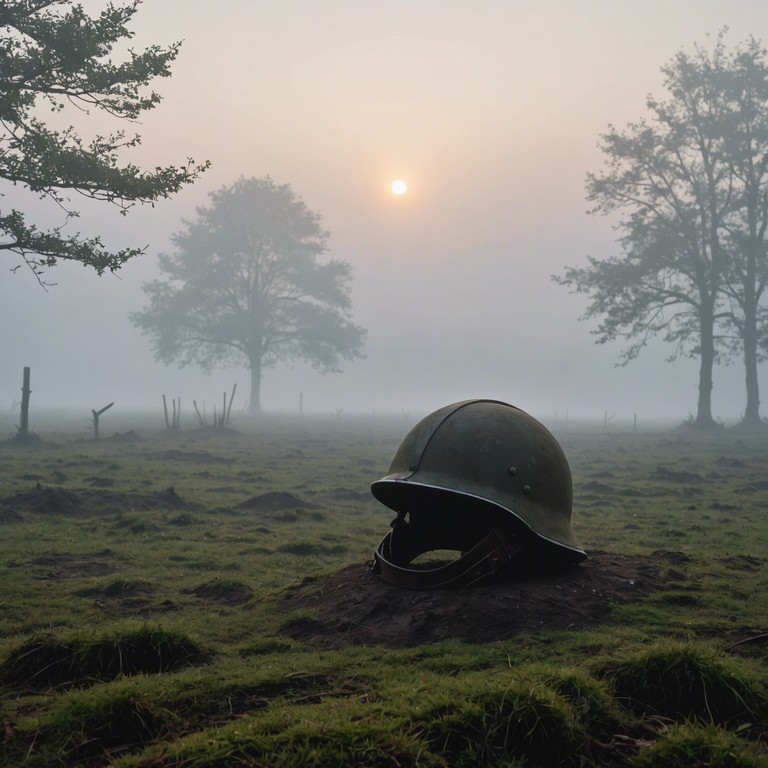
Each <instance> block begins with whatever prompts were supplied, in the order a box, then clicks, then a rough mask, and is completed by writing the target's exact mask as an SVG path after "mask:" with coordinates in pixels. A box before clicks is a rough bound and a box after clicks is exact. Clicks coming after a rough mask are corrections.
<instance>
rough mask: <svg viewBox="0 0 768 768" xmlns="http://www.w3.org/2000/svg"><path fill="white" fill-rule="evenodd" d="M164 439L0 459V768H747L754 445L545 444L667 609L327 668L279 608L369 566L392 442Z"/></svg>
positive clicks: (6, 453)
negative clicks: (640, 565)
mask: <svg viewBox="0 0 768 768" xmlns="http://www.w3.org/2000/svg"><path fill="white" fill-rule="evenodd" d="M159 422H160V419H158V420H157V423H156V422H154V421H153V420H152V419H147V418H146V417H143V416H136V417H135V418H133V417H132V418H126V419H125V422H124V423H121V424H119V428H118V430H117V431H113V432H112V433H111V434H110V433H109V430H108V428H107V427H106V426H103V427H102V439H101V440H99V441H98V442H95V441H93V440H92V439H91V438H90V436H89V435H88V433H87V425H86V430H81V429H80V428H79V427H73V426H72V424H71V423H70V422H68V421H67V420H66V419H64V420H62V421H60V422H56V423H55V424H54V423H52V425H50V426H48V425H46V423H44V422H43V423H41V424H40V425H38V426H37V427H36V429H37V431H38V435H39V438H38V439H35V440H31V441H28V442H27V443H25V444H19V443H18V442H17V441H16V440H14V439H13V432H12V430H8V431H7V434H6V435H5V439H4V440H2V443H0V552H1V555H0V575H1V578H0V713H1V715H2V719H3V721H4V727H5V738H4V744H3V746H2V747H0V765H8V766H16V765H28V766H57V765H59V766H80V765H83V766H103V765H114V766H121V767H122V768H129V767H130V768H140V767H142V768H149V766H165V767H166V768H170V767H171V766H190V767H191V766H237V765H244V766H343V765H350V766H390V765H391V766H478V765H489V766H502V765H504V766H542V767H544V766H547V767H548V766H556V765H563V766H602V765H608V766H638V767H641V766H667V765H669V766H683V765H686V766H705V765H706V766H760V765H768V688H767V685H766V681H767V680H768V438H766V437H764V436H760V435H750V434H744V433H741V432H739V431H738V430H727V429H723V430H719V431H717V432H716V433H710V434H698V433H696V432H692V431H690V430H684V429H674V428H671V427H663V428H662V427H660V428H658V429H654V430H648V431H642V430H641V431H640V432H638V433H635V432H633V431H631V430H626V431H622V430H621V429H618V428H613V429H612V430H610V431H605V430H602V429H594V428H593V429H589V428H577V427H576V426H574V425H572V424H566V423H555V424H548V426H549V427H550V428H551V429H552V431H553V432H554V433H555V435H556V436H557V438H558V439H559V441H560V442H561V445H562V446H563V448H564V450H565V452H566V455H567V456H568V459H569V462H570V464H571V468H572V471H573V477H574V528H575V530H576V533H577V535H578V537H579V539H580V540H581V542H582V543H583V545H584V546H585V548H586V549H587V550H588V551H592V552H601V553H614V554H615V555H616V556H621V555H627V556H641V557H644V558H648V560H649V562H652V563H656V564H658V568H659V572H660V574H661V575H662V577H663V580H664V583H665V588H664V589H659V590H656V591H653V592H652V593H650V594H648V595H646V596H643V597H642V599H637V600H630V601H623V602H617V603H616V604H615V605H611V606H610V611H609V612H608V613H607V614H606V615H605V616H604V617H603V618H602V619H601V620H600V621H598V622H595V623H593V624H592V625H590V626H589V627H587V628H580V629H578V630H569V629H563V628H562V627H560V625H559V624H557V623H556V622H553V623H552V626H551V627H550V626H547V623H546V622H543V623H542V624H541V626H540V627H539V628H537V629H536V630H531V631H524V632H515V633H512V634H509V636H503V637H501V638H498V637H495V638H494V639H493V640H492V641H491V640H489V641H488V642H472V643H468V642H463V641H461V640H458V639H455V638H446V639H443V640H441V641H439V642H427V643H418V642H414V643H404V644H403V645H402V646H401V647H393V646H392V644H388V645H381V644H377V643H375V642H367V643H366V644H365V645H358V644H351V643H344V642H341V643H338V644H336V646H335V647H333V648H330V647H322V646H319V645H316V644H313V643H311V642H308V641H306V640H301V639H296V638H295V637H292V636H291V635H290V634H287V633H286V632H285V627H286V626H288V625H291V626H296V625H297V624H301V623H302V622H305V623H311V622H313V621H314V620H315V619H316V617H315V615H314V613H313V609H312V608H311V607H307V608H303V609H296V610H292V612H289V613H286V611H285V610H284V609H283V608H282V606H283V605H284V602H285V596H286V594H290V593H291V592H292V591H295V589H296V586H297V585H298V584H302V583H304V584H305V587H304V588H305V589H307V588H308V589H315V590H316V591H317V592H318V594H319V596H320V597H322V589H323V584H324V578H325V577H328V576H329V575H333V574H335V573H336V572H338V571H339V570H340V569H343V568H345V567H347V566H349V565H350V564H362V563H365V562H366V561H368V560H370V559H371V556H372V553H373V548H374V546H375V544H376V543H377V541H378V540H379V538H380V537H381V536H382V535H383V534H384V533H385V532H386V530H387V528H388V525H389V522H390V519H391V517H392V515H391V513H390V512H389V511H388V510H386V509H384V508H383V507H381V506H380V505H379V504H377V503H376V502H375V500H374V499H373V497H372V496H371V495H370V493H369V485H370V483H371V482H372V481H373V480H375V479H377V478H378V477H380V476H381V475H383V474H384V473H385V471H386V469H387V467H388V465H389V461H390V459H391V458H392V456H393V455H394V452H395V450H396V448H397V446H398V444H399V442H400V440H401V439H402V437H403V436H404V435H405V433H406V432H407V430H408V429H409V428H410V427H411V426H412V422H411V421H408V420H407V419H406V418H405V417H392V418H385V417H383V416H374V415H370V416H360V417H351V416H349V417H348V416H346V415H344V416H342V417H341V418H335V417H333V418H332V417H327V418H321V417H314V418H313V417H304V418H301V419H300V418H298V417H295V418H291V417H288V416H285V417H277V416H275V417H265V418H263V419H261V420H259V421H257V422H249V421H247V420H245V418H244V417H240V418H239V419H236V420H235V421H234V425H233V426H234V427H235V429H233V430H229V431H212V430H196V429H191V428H190V429H186V430H185V429H183V428H182V429H181V430H179V431H175V432H171V431H167V430H164V429H162V428H161V426H162V425H161V424H160V423H159ZM113 423H114V422H113ZM0 437H2V436H0ZM307 584H309V585H310V586H309V587H306V585H307ZM488 621H489V623H492V622H493V621H494V617H493V615H489V616H488Z"/></svg>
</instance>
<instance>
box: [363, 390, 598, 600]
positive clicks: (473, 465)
mask: <svg viewBox="0 0 768 768" xmlns="http://www.w3.org/2000/svg"><path fill="white" fill-rule="evenodd" d="M371 492H372V493H373V495H374V496H375V497H376V498H377V499H378V500H379V501H381V502H382V503H383V504H386V505H387V506H388V507H390V508H391V509H393V510H394V511H396V512H397V518H396V519H395V520H394V521H393V522H392V531H390V532H389V533H388V534H387V535H386V536H385V537H384V538H383V539H382V540H381V542H380V543H379V545H378V547H377V548H376V552H375V555H374V563H373V568H374V571H375V572H377V573H379V574H380V575H381V576H382V578H384V579H385V580H386V581H388V582H390V583H392V584H395V585H397V586H404V587H412V588H422V589H423V588H436V587H461V586H468V585H470V584H477V583H480V582H482V581H485V580H487V579H489V578H490V577H491V576H493V575H494V574H496V573H516V574H531V573H542V572H551V571H554V570H558V569H561V568H563V567H566V566H570V565H573V564H575V563H578V562H580V561H581V560H584V559H585V558H586V557H587V555H586V552H584V550H583V549H582V548H581V545H580V544H579V542H578V541H577V540H576V536H575V535H574V532H573V529H572V527H571V512H572V486H571V471H570V468H569V467H568V461H567V459H566V458H565V454H564V453H563V450H562V448H561V447H560V445H559V444H558V442H557V441H556V440H555V438H554V437H553V436H552V434H551V433H550V432H549V431H548V430H547V429H546V428H545V427H544V426H543V425H542V424H540V423H539V422H538V421H536V419H534V418H533V417H532V416H529V415H528V414H527V413H525V412H524V411H521V410H520V409H519V408H515V407H514V406H512V405H509V404H508V403H503V402H500V401H498V400H464V401H462V402H459V403H453V404H452V405H448V406H446V407H444V408H440V409H439V410H437V411H435V412H434V413H432V414H430V415H429V416H427V417H425V418H424V419H422V420H421V421H420V422H419V423H418V424H417V425H416V426H415V427H414V428H413V429H412V430H411V431H410V432H409V433H408V434H407V435H406V436H405V439H404V440H403V442H402V443H401V444H400V447H399V449H398V450H397V453H396V454H395V457H394V459H393V460H392V464H391V465H390V468H389V472H388V473H387V474H386V476H384V477H382V478H381V479H380V480H377V481H376V482H374V483H373V484H372V485H371ZM434 550H454V551H458V552H460V553H462V554H461V556H460V557H459V558H458V559H455V560H453V561H451V562H449V563H448V564H438V565H434V567H432V565H425V566H419V565H416V564H413V565H412V564H411V563H412V561H413V560H414V559H416V558H417V557H418V556H419V555H422V554H424V553H425V552H430V551H434Z"/></svg>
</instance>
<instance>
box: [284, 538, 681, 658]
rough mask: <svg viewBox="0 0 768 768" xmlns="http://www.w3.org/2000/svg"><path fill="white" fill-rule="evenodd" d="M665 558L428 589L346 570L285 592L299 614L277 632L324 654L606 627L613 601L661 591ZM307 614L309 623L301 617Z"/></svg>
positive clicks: (357, 568)
mask: <svg viewBox="0 0 768 768" xmlns="http://www.w3.org/2000/svg"><path fill="white" fill-rule="evenodd" d="M665 560H666V558H665V557H664V555H663V554H660V555H658V556H654V557H634V556H627V555H616V554H609V553H606V552H593V553H591V554H590V557H589V559H588V560H586V561H585V562H583V563H581V564H580V565H578V566H577V567H575V568H573V569H571V570H569V571H567V572H565V573H561V574H558V575H556V576H549V577H546V578H538V579H535V580H534V579H531V580H527V581H507V582H502V583H497V584H491V585H487V586H484V587H473V588H468V589H462V590H432V591H427V590H425V591H417V590H408V589H399V588H396V587H392V586H390V585H388V584H387V583H385V582H384V581H382V579H380V578H379V577H378V576H376V575H375V574H374V573H373V572H372V571H371V568H370V566H369V565H367V564H358V565H351V566H349V567H347V568H344V569H343V570H341V571H339V572H337V573H335V574H333V575H331V576H327V577H322V578H317V577H309V578H307V579H305V580H304V581H303V582H301V584H299V585H298V586H297V587H295V588H293V589H291V590H289V591H288V592H287V593H286V594H285V596H284V598H283V599H282V601H281V604H280V606H279V607H280V610H281V611H284V612H285V613H286V614H290V613H291V612H293V611H301V612H302V614H303V616H301V618H297V619H295V620H291V617H290V616H286V624H285V625H284V627H283V629H282V633H283V634H285V635H287V636H289V637H291V638H293V639H295V640H301V641H305V642H309V643H312V644H314V645H317V646H320V647H324V648H334V647H340V646H343V645H347V644H357V645H385V646H389V647H398V648H399V647H404V646H410V645H419V644H421V643H428V642H434V641H438V640H445V639H449V638H455V639H458V640H464V641H466V642H489V641H496V640H502V639H504V638H508V637H510V636H511V635H515V634H519V633H522V632H534V631H537V630H542V629H572V630H581V629H584V628H586V627H590V626H594V625H596V624H599V623H603V622H605V621H607V620H608V619H609V617H610V614H611V611H612V607H613V605H615V604H616V603H621V602H626V601H630V600H639V599H641V598H643V597H646V596H647V595H649V594H650V593H652V592H655V591H658V590H662V589H665V588H666V587H667V582H666V579H665V578H664V577H663V576H662V570H663V569H662V566H663V565H668V564H669V563H668V562H666V563H665ZM675 586H676V587H678V588H679V586H680V582H679V580H678V581H677V582H676V585H675ZM307 609H309V610H310V611H311V612H312V614H313V618H307V617H306V610H307Z"/></svg>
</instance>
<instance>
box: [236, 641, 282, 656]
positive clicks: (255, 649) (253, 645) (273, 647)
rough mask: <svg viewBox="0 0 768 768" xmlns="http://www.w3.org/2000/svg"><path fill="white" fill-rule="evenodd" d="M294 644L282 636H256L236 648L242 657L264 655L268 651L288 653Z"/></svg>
mask: <svg viewBox="0 0 768 768" xmlns="http://www.w3.org/2000/svg"><path fill="white" fill-rule="evenodd" d="M295 649H296V644H295V643H293V642H291V641H290V640H286V639H285V638H282V637H257V638H255V639H254V640H251V641H250V642H249V643H248V644H247V645H245V646H243V647H242V648H240V649H239V650H238V653H239V655H240V656H241V657H242V658H244V659H245V658H248V657H249V656H265V655H266V654H268V653H288V652H289V651H293V650H295Z"/></svg>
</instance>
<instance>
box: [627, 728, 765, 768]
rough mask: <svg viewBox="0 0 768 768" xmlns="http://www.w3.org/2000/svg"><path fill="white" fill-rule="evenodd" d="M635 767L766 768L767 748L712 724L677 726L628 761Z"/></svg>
mask: <svg viewBox="0 0 768 768" xmlns="http://www.w3.org/2000/svg"><path fill="white" fill-rule="evenodd" d="M629 764H630V766H632V768H680V766H686V768H712V766H716V767H717V768H765V766H766V765H767V764H768V760H766V756H765V753H764V751H762V750H759V748H758V747H757V746H755V745H754V744H750V743H749V742H746V741H744V740H743V739H741V738H740V737H739V736H737V735H736V734H734V733H732V732H730V731H727V730H724V729H722V728H718V727H716V726H713V725H691V724H687V725H677V726H673V727H672V728H670V729H669V731H668V732H667V733H666V734H665V735H664V737H663V738H661V739H660V740H659V741H657V742H656V743H654V744H653V745H652V746H650V747H646V748H645V749H643V750H641V751H640V752H639V753H638V754H637V755H635V756H633V757H632V758H631V759H630V761H629Z"/></svg>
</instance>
